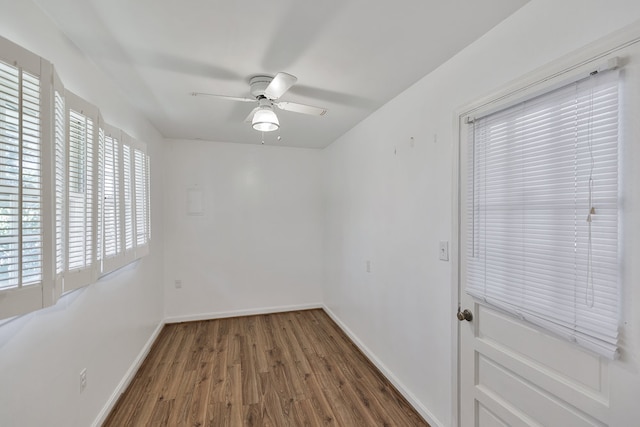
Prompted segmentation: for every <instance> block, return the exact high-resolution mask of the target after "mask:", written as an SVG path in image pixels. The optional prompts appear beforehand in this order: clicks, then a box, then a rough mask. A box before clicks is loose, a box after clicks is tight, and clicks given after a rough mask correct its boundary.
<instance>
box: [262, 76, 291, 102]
mask: <svg viewBox="0 0 640 427" xmlns="http://www.w3.org/2000/svg"><path fill="white" fill-rule="evenodd" d="M297 81H298V78H297V77H296V76H292V75H291V74H287V73H278V74H276V76H275V77H274V78H273V80H271V83H269V86H267V88H266V89H265V90H264V96H266V97H267V98H269V99H278V98H280V97H281V96H282V95H284V93H285V92H286V91H288V90H289V88H291V86H293V85H294V84H296V82H297Z"/></svg>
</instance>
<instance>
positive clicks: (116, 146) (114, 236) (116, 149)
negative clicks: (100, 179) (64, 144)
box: [103, 134, 122, 259]
mask: <svg viewBox="0 0 640 427" xmlns="http://www.w3.org/2000/svg"><path fill="white" fill-rule="evenodd" d="M119 158H120V141H119V137H117V136H115V135H113V134H105V138H104V206H103V209H104V257H105V259H108V258H113V257H115V256H117V255H118V254H119V253H121V251H122V242H121V240H122V238H121V234H120V224H121V222H120V221H121V220H120V173H119V172H120V168H119V166H118V161H119Z"/></svg>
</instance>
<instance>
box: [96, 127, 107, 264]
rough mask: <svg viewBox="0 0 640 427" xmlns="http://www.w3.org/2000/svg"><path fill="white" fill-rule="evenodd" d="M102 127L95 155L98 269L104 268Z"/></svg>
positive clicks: (99, 130)
mask: <svg viewBox="0 0 640 427" xmlns="http://www.w3.org/2000/svg"><path fill="white" fill-rule="evenodd" d="M104 136H105V135H104V129H103V128H102V127H99V128H98V153H97V154H98V155H97V168H98V180H97V189H96V190H97V195H98V206H97V208H96V209H97V215H96V228H97V233H96V259H97V261H98V264H99V270H100V272H102V271H103V270H104V265H103V262H104V202H105V199H104V179H105V177H104Z"/></svg>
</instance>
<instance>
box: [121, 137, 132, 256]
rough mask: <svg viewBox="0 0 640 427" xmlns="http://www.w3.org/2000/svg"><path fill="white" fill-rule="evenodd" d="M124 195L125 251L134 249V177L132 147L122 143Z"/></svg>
mask: <svg viewBox="0 0 640 427" xmlns="http://www.w3.org/2000/svg"><path fill="white" fill-rule="evenodd" d="M122 166H123V177H122V178H123V186H124V189H123V196H124V212H123V213H124V247H125V252H128V251H131V250H133V247H134V240H133V189H132V188H131V187H132V185H133V177H132V174H131V167H132V161H131V147H130V146H129V145H128V144H123V145H122Z"/></svg>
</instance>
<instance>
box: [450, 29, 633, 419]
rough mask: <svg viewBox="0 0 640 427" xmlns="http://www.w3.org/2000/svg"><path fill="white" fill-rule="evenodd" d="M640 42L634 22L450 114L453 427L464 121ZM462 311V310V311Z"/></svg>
mask: <svg viewBox="0 0 640 427" xmlns="http://www.w3.org/2000/svg"><path fill="white" fill-rule="evenodd" d="M636 43H640V25H639V24H638V23H637V22H636V23H633V24H631V25H629V26H626V27H623V28H622V29H620V30H618V31H615V32H613V33H612V34H610V35H608V36H605V37H604V38H601V39H599V40H596V41H594V42H591V43H589V44H587V45H586V46H583V47H581V48H579V49H577V50H574V51H572V52H569V53H568V54H567V55H564V56H562V57H560V58H558V59H556V60H554V61H552V62H550V63H547V64H545V65H542V66H541V67H539V68H537V69H535V70H533V71H531V72H529V73H527V74H525V75H522V76H519V77H518V76H516V78H515V80H512V81H511V82H509V83H507V84H505V85H503V86H501V87H498V88H496V89H495V90H492V91H491V92H490V93H489V94H488V95H485V96H482V97H480V98H478V99H476V100H475V101H471V102H469V103H467V104H465V105H463V106H461V107H459V108H457V109H456V110H455V111H454V114H453V118H452V119H453V120H452V121H453V123H452V127H453V132H452V135H453V137H454V138H455V140H454V141H453V144H452V176H451V184H452V186H451V188H452V189H453V195H452V196H453V197H452V202H451V205H452V206H451V245H450V247H449V257H450V260H451V262H452V267H451V332H452V333H451V336H452V340H451V349H452V353H451V354H452V358H453V360H452V366H453V367H454V369H453V372H452V394H451V399H452V405H451V420H452V425H453V426H459V425H460V407H461V402H460V364H461V357H460V356H461V355H460V324H461V322H460V321H459V320H458V319H457V318H456V313H457V312H458V309H459V308H462V307H460V295H461V292H462V283H460V268H461V266H460V248H461V242H460V225H461V224H460V220H461V212H460V210H461V209H462V207H463V203H462V200H460V197H461V188H460V183H461V181H462V180H461V174H462V173H463V172H464V171H461V170H460V164H461V162H460V160H461V159H460V153H461V149H460V148H461V143H462V140H463V137H462V134H461V132H463V131H464V126H462V125H463V123H464V119H465V117H468V116H469V115H473V113H474V112H475V111H478V110H480V109H483V110H484V109H486V108H490V107H491V106H492V105H495V106H498V105H501V104H503V103H505V102H506V100H507V99H508V98H511V97H514V96H517V97H526V96H532V95H533V94H535V93H536V92H538V91H540V90H541V89H545V90H548V88H549V87H550V86H553V85H557V84H562V82H563V81H565V80H567V79H571V76H572V75H575V74H576V73H579V72H581V71H583V70H584V69H588V68H589V67H593V64H594V63H597V62H598V61H599V60H603V59H604V58H605V57H607V56H609V55H611V54H613V53H615V52H617V51H619V50H622V49H625V48H627V47H629V46H631V45H634V44H636ZM462 309H464V308H462Z"/></svg>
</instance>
